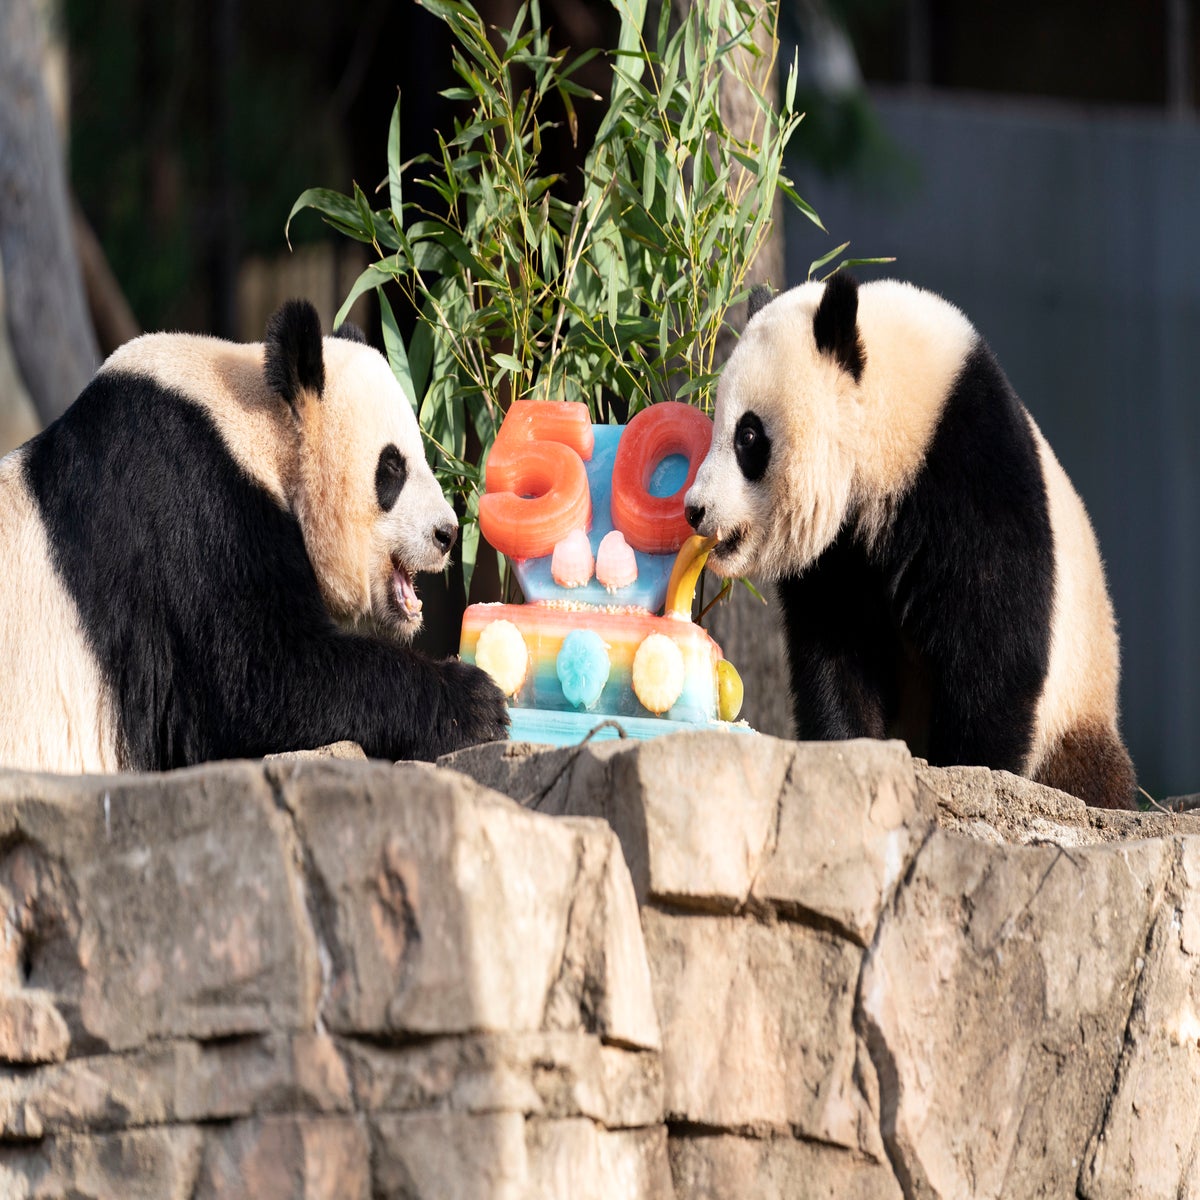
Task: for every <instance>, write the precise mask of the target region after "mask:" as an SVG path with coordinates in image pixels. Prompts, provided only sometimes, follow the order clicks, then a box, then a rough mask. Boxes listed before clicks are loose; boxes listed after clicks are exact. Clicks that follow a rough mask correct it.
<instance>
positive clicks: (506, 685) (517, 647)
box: [475, 620, 529, 696]
mask: <svg viewBox="0 0 1200 1200" xmlns="http://www.w3.org/2000/svg"><path fill="white" fill-rule="evenodd" d="M475 665H476V666H477V667H478V668H479V669H480V670H482V671H486V672H487V673H488V674H489V675H490V676H491V677H492V679H493V680H494V681H495V683H496V686H497V687H498V688H499V689H500V690H501V691H502V692H503V693H504V694H505V695H506V696H513V695H516V693H517V692H519V691H520V690H521V685H522V684H523V683H524V682H525V675H526V673H527V672H528V670H529V647H528V646H527V645H526V644H525V639H524V638H523V637H522V636H521V631H520V630H519V629H518V628H517V627H516V626H515V625H514V624H513V623H512V622H511V621H503V620H501V621H493V622H492V623H491V624H490V625H488V626H486V627H485V628H484V629H483V631H482V632H481V633H480V635H479V641H478V642H477V643H476V644H475Z"/></svg>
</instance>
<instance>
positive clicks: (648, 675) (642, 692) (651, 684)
mask: <svg viewBox="0 0 1200 1200" xmlns="http://www.w3.org/2000/svg"><path fill="white" fill-rule="evenodd" d="M630 674H631V679H630V682H631V683H632V684H633V694H634V695H635V696H636V697H637V698H638V699H639V700H640V701H641V702H642V704H643V705H644V706H645V707H646V708H648V709H649V710H650V711H651V712H652V713H665V712H666V711H667V709H668V708H670V707H671V705H672V704H674V703H675V701H676V700H678V699H679V697H680V696H681V695H682V693H683V684H684V667H683V655H682V653H680V650H679V647H678V646H677V645H675V643H674V642H673V641H671V639H670V638H669V637H667V635H666V634H665V633H652V634H651V635H650V636H649V637H648V638H646V639H645V640H644V641H643V642H642V644H641V645H640V646H639V647H638V648H637V652H636V653H635V654H634V656H633V670H632V671H631V673H630Z"/></svg>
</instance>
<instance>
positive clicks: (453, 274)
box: [288, 0, 846, 586]
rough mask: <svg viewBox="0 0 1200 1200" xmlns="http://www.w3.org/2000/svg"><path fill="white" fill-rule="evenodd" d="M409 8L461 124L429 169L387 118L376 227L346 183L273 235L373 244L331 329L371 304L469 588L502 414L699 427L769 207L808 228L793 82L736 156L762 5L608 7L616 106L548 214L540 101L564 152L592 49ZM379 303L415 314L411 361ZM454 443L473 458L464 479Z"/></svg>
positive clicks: (305, 199)
mask: <svg viewBox="0 0 1200 1200" xmlns="http://www.w3.org/2000/svg"><path fill="white" fill-rule="evenodd" d="M421 3H422V4H423V5H424V6H425V7H426V8H427V9H429V10H430V12H432V13H433V14H434V15H435V16H436V17H438V18H439V19H440V20H441V21H443V22H444V23H445V24H446V26H447V27H448V29H449V31H450V33H451V36H452V43H453V66H454V71H455V74H456V75H457V78H458V80H459V82H458V84H457V86H455V87H454V88H452V89H450V90H448V91H447V92H446V93H444V94H445V95H446V96H447V97H448V98H449V99H451V100H453V101H455V102H457V103H458V105H459V106H460V108H461V110H462V111H463V112H464V113H465V115H464V116H460V117H458V118H456V119H455V120H454V123H453V129H452V130H451V131H450V132H449V133H448V134H446V135H443V134H440V133H439V135H438V147H439V149H438V153H437V154H436V155H423V156H419V157H416V158H413V159H411V160H408V161H406V160H405V159H404V158H403V156H402V152H401V146H400V100H399V99H398V100H397V103H396V106H395V109H394V110H393V113H392V118H391V124H390V129H389V135H388V146H387V177H386V180H385V181H384V183H382V184H381V185H380V187H379V193H382V194H383V195H384V196H385V198H386V201H387V203H386V206H384V207H382V208H379V209H373V208H372V204H371V200H370V198H369V197H368V196H367V195H366V194H365V193H364V192H363V190H362V189H361V188H360V187H359V186H358V185H357V184H354V186H353V189H352V192H351V193H350V194H349V195H343V194H341V193H338V192H335V191H331V190H328V189H322V188H313V189H310V190H308V191H306V192H304V193H303V194H302V195H301V196H300V197H299V199H298V200H297V201H296V203H295V205H294V206H293V208H292V212H291V214H290V215H289V218H288V226H289V227H290V224H291V221H292V219H293V218H294V217H295V216H296V215H297V213H299V212H301V211H302V210H305V209H312V210H315V211H316V212H317V213H319V214H320V215H321V216H322V217H323V218H324V220H326V221H327V222H328V223H329V224H330V225H331V226H333V228H335V229H337V230H339V231H340V232H341V233H343V234H346V235H348V236H349V237H352V238H354V239H356V240H358V241H360V242H363V243H366V244H368V245H369V246H371V248H372V250H373V252H374V254H375V261H373V262H372V263H371V264H370V265H369V266H368V267H367V268H366V270H364V271H363V273H362V274H361V275H360V276H359V278H358V280H357V281H356V282H355V284H354V286H353V287H352V288H351V290H350V293H349V295H348V296H347V297H346V301H345V303H344V304H343V305H342V308H341V310H340V311H339V313H338V315H337V318H336V320H337V321H338V322H340V321H341V320H342V319H343V318H344V316H345V314H346V313H347V312H348V310H349V308H350V306H351V305H352V304H353V303H354V302H355V301H356V300H357V299H358V297H359V296H361V295H362V294H364V293H365V292H370V291H373V292H374V293H375V294H376V296H377V298H378V302H379V307H380V314H381V319H382V327H383V336H384V342H385V348H386V351H387V355H388V358H389V361H390V363H391V366H392V369H393V371H394V372H395V374H396V377H397V379H398V380H399V381H400V384H401V386H402V387H403V389H404V391H405V393H406V395H407V396H408V398H409V400H410V402H411V403H412V404H413V406H414V408H415V410H416V412H417V414H418V418H419V421H420V424H421V428H422V430H423V432H424V434H425V436H426V438H427V439H428V441H429V443H430V445H431V448H432V450H433V460H434V466H435V469H436V470H437V471H438V473H439V475H440V477H441V478H442V481H443V484H444V485H445V486H446V487H447V488H448V489H449V490H451V491H452V492H454V493H456V494H457V495H458V496H459V497H460V498H461V507H462V509H463V513H464V521H463V526H464V529H463V532H464V537H463V549H462V555H463V566H464V573H465V575H466V578H467V583H468V586H469V577H470V571H471V569H472V567H473V564H474V558H475V553H476V547H477V537H478V532H477V526H476V525H475V514H476V511H477V502H478V496H479V493H480V490H481V487H482V478H483V463H484V461H485V459H486V451H487V449H488V448H489V447H490V446H491V444H492V441H493V440H494V438H495V434H496V431H497V429H498V427H499V423H500V421H501V419H502V417H503V412H504V409H505V407H506V405H507V401H508V400H509V399H513V398H521V397H530V398H547V399H550V398H552V399H564V400H582V401H585V402H587V403H588V404H589V406H590V408H591V411H592V413H593V419H594V420H600V421H607V420H612V419H613V418H614V414H619V416H620V417H621V418H627V417H628V416H631V415H633V414H634V413H635V412H637V411H638V410H639V409H640V408H642V407H643V406H645V405H646V404H649V403H652V402H654V401H657V400H663V399H668V398H673V399H687V400H688V401H690V402H692V403H695V404H697V405H700V406H701V407H703V408H705V409H706V410H708V409H709V408H710V407H711V403H712V395H713V388H714V384H715V380H716V374H717V365H718V364H717V358H716V355H717V340H718V336H719V334H720V333H721V331H722V329H723V327H724V326H725V323H726V315H727V313H728V310H729V309H730V307H731V306H732V305H733V304H734V303H736V302H737V301H738V300H739V299H741V298H743V297H744V295H745V292H746V286H745V280H746V273H747V271H748V269H749V267H750V266H751V264H752V263H753V262H754V259H755V256H756V254H757V253H758V250H759V248H760V247H761V246H762V244H763V242H764V241H765V239H766V238H767V236H768V234H769V232H770V228H771V220H772V210H773V203H774V200H775V196H776V194H777V193H778V192H781V193H782V194H783V195H784V196H785V197H786V198H787V200H788V201H789V202H790V203H791V204H793V205H794V206H795V207H796V208H798V209H799V210H800V211H801V212H802V213H804V214H805V216H806V217H808V218H809V219H810V220H811V221H813V222H814V223H815V224H817V225H818V226H820V225H821V223H820V220H819V218H818V217H817V214H816V213H815V212H814V211H813V209H812V208H811V206H809V205H808V204H807V203H806V202H805V201H804V200H803V199H802V198H801V197H800V196H799V195H797V193H796V191H795V189H794V188H793V186H792V184H791V182H790V181H789V180H788V179H787V178H786V176H785V175H784V172H783V165H784V152H785V149H786V147H787V144H788V141H789V139H790V138H791V136H792V134H793V133H794V131H795V129H796V127H797V125H798V124H799V122H800V119H801V117H800V114H797V113H796V112H795V111H794V108H793V105H794V97H795V88H796V74H795V67H794V65H793V67H792V69H791V70H790V71H789V72H788V75H787V78H786V82H785V85H784V88H783V98H782V104H781V106H780V107H779V109H778V110H776V109H775V108H773V107H772V106H771V105H770V104H769V103H768V102H767V101H766V100H764V99H761V98H760V99H759V102H758V113H757V119H756V120H755V122H754V127H753V129H752V131H751V134H750V136H749V137H743V138H739V137H737V136H735V135H734V133H733V132H731V130H730V129H729V128H728V127H727V125H726V124H725V122H724V121H723V120H722V116H721V103H720V99H721V82H722V79H723V78H724V77H726V75H727V74H729V75H733V76H735V77H738V78H742V77H743V73H744V72H746V71H747V70H748V69H750V68H751V67H753V68H754V69H755V73H756V74H757V75H758V77H760V78H762V77H765V76H766V75H767V74H769V73H771V72H773V71H774V55H775V53H776V52H777V50H778V44H779V43H778V38H777V32H776V21H777V17H778V0H767V2H766V3H765V4H764V3H762V2H761V0H760V2H759V3H755V2H754V0H692V3H691V4H690V5H689V7H688V8H687V11H686V14H685V15H684V16H683V17H682V18H678V19H677V18H675V17H673V16H672V8H671V5H670V4H669V3H661V5H660V7H659V8H658V10H657V15H655V16H654V17H653V18H651V16H650V11H649V9H648V0H613V3H614V6H615V8H616V9H617V12H618V15H619V18H620V34H619V39H618V44H617V47H616V49H615V51H614V52H613V59H612V75H613V81H612V89H611V95H610V96H609V100H608V107H607V109H606V111H605V114H604V117H603V120H602V121H601V123H600V126H599V129H598V132H597V134H596V136H595V138H594V140H593V143H592V145H591V146H590V147H588V149H587V153H586V157H585V161H584V167H583V171H584V180H583V189H582V195H581V198H580V199H579V200H577V201H575V202H568V201H567V200H564V199H563V198H562V196H561V194H560V192H561V188H560V187H559V186H558V185H559V184H560V183H561V181H560V179H559V178H558V177H557V176H556V175H555V174H554V173H553V172H551V171H549V170H548V168H547V167H546V165H545V163H544V161H543V155H542V143H543V139H544V137H545V134H546V132H547V129H548V128H549V126H550V125H551V124H552V119H551V118H550V117H549V116H547V112H548V110H549V104H550V102H551V101H553V102H554V103H556V104H557V106H558V108H559V110H560V116H559V118H558V119H559V120H565V121H566V122H567V124H568V125H569V126H570V129H571V132H572V135H573V136H574V135H575V134H576V132H577V118H576V105H577V104H580V103H594V102H599V101H600V100H601V97H599V96H596V95H595V94H593V93H591V92H589V91H588V90H587V89H585V88H583V87H581V86H580V85H579V84H578V83H577V82H576V75H577V73H578V70H579V68H580V67H581V66H582V65H583V64H584V63H585V62H586V61H587V60H588V59H589V58H591V57H592V56H593V55H594V54H595V53H596V52H595V51H587V52H584V53H581V54H578V55H574V56H572V55H570V54H568V53H567V52H565V51H554V50H552V48H551V44H550V38H549V34H548V31H547V30H546V28H545V26H544V25H543V23H542V19H541V11H540V8H539V4H538V0H529V2H528V3H526V4H524V5H522V7H521V9H520V10H519V13H518V15H517V17H516V20H515V21H514V23H513V25H512V27H511V28H510V29H508V30H505V31H495V30H491V29H489V28H488V27H487V26H486V24H485V23H484V21H483V20H482V18H481V17H480V15H479V13H478V12H477V11H476V10H475V8H474V7H473V6H472V5H471V4H470V3H469V0H421ZM764 22H765V23H766V24H765V26H764V25H763V23H764ZM763 46H765V47H767V48H766V49H765V50H764V49H763ZM763 54H766V55H768V56H769V58H768V61H766V62H765V63H764V62H763V61H762V59H761V56H762V55H763ZM753 90H754V94H755V95H759V93H758V90H757V89H753ZM821 227H822V228H823V226H821ZM844 250H845V247H844V246H842V247H839V248H838V249H837V250H835V251H833V252H832V253H831V254H830V255H826V256H825V257H824V258H823V259H821V260H818V262H817V263H815V264H813V268H814V270H815V269H819V268H820V267H822V266H827V265H829V264H830V263H831V262H832V261H833V260H834V259H835V258H837V257H838V256H839V255H840V254H841V253H842V252H843V251H844ZM840 265H846V264H845V263H842V264H840ZM385 285H395V286H396V287H397V288H398V289H399V292H400V294H401V295H402V296H403V297H404V299H405V301H406V302H407V303H408V304H410V305H411V306H412V309H413V310H414V311H415V312H416V313H417V322H416V326H415V331H414V333H413V334H412V337H411V339H410V342H409V344H408V345H405V341H404V338H403V337H402V336H401V333H400V328H399V325H398V323H397V320H396V316H395V313H394V311H393V308H392V305H391V303H390V301H389V299H388V296H387V294H386V292H385V290H384V288H385ZM468 426H471V427H473V430H474V433H475V435H476V436H477V438H478V441H479V444H480V445H481V446H482V448H483V451H484V453H483V454H481V455H480V456H479V461H476V462H472V461H468V453H467V444H468V437H467V431H468Z"/></svg>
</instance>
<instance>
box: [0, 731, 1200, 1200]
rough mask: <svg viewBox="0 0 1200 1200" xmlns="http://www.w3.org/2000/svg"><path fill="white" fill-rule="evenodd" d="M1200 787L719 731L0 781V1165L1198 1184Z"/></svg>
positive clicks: (1054, 1185) (175, 1189)
mask: <svg viewBox="0 0 1200 1200" xmlns="http://www.w3.org/2000/svg"><path fill="white" fill-rule="evenodd" d="M493 789H495V790H493ZM499 792H504V793H506V794H507V796H509V797H513V798H515V799H517V800H520V801H522V802H523V805H520V804H517V803H514V802H513V799H509V798H506V797H505V796H502V795H500V794H498V793H499ZM530 809H537V810H540V811H530ZM1198 820H1200V818H1198V817H1196V816H1193V815H1183V816H1180V815H1166V814H1154V815H1149V814H1105V813H1096V812H1094V811H1092V810H1088V809H1085V808H1084V807H1083V806H1082V805H1080V804H1078V803H1077V802H1076V801H1073V800H1071V799H1070V798H1069V797H1064V796H1062V795H1061V794H1059V793H1056V792H1052V791H1050V790H1049V789H1045V788H1039V787H1038V786H1037V785H1035V784H1030V783H1028V781H1024V780H1018V779H1016V778H1015V777H1013V776H1006V775H1003V774H993V773H991V772H986V771H978V770H973V769H969V768H954V769H951V770H940V771H939V770H936V769H934V768H930V767H928V766H926V765H925V764H923V763H920V762H916V763H914V761H913V760H912V759H911V758H910V757H909V756H908V753H907V751H906V750H905V749H904V747H903V746H902V745H900V744H898V743H878V742H858V743H842V744H825V745H804V744H795V743H789V742H782V741H777V740H774V739H770V738H759V737H746V738H711V737H705V736H704V735H702V734H700V735H698V734H683V735H677V736H674V737H671V738H665V739H661V740H659V741H657V742H649V743H628V742H626V743H621V742H616V743H613V742H610V743H604V744H601V745H595V746H592V745H587V746H584V747H581V748H575V749H572V750H567V751H541V752H539V751H536V750H534V749H532V748H529V747H521V746H515V745H505V744H499V745H495V746H491V747H479V748H476V749H474V750H471V751H464V752H462V753H460V754H458V755H455V756H452V757H451V758H449V759H447V760H445V762H444V763H443V764H442V765H441V766H439V767H436V768H435V767H429V766H421V765H413V764H398V765H395V766H392V765H389V764H384V763H372V762H366V761H363V760H361V759H357V758H356V757H355V756H354V755H353V753H352V748H351V749H348V748H345V747H343V748H340V749H339V750H338V751H337V753H335V754H331V755H323V754H317V755H301V756H282V757H278V758H273V759H271V760H269V761H267V762H265V763H230V764H216V765H213V766H210V767H205V768H199V769H196V770H192V771H183V772H177V773H173V774H169V775H162V776H143V777H114V778H110V779H98V778H82V779H57V778H50V777H40V776H32V775H19V774H14V773H0V913H2V914H3V918H4V920H5V931H4V933H5V936H4V938H3V940H2V941H0V1056H2V1057H3V1059H4V1060H5V1061H7V1062H8V1063H9V1064H10V1065H9V1066H8V1067H0V1195H5V1196H7V1195H13V1196H18V1197H19V1196H50V1195H62V1194H70V1195H76V1196H80V1197H89V1196H96V1197H100V1196H104V1197H108V1196H114V1195H121V1196H130V1197H134V1198H137V1197H141V1196H147V1197H149V1196H154V1197H174V1196H179V1197H193V1196H196V1197H218V1196H222V1197H223V1196H235V1195H255V1196H260V1197H281V1198H283V1197H303V1198H306V1200H325V1198H326V1197H330V1198H332V1197H335V1196H336V1197H350V1198H352V1200H358V1198H360V1197H361V1198H362V1200H366V1198H367V1197H374V1196H397V1197H399V1196H404V1197H408V1198H415V1200H425V1198H432V1197H440V1196H447V1195H454V1196H464V1197H481V1198H483V1197H487V1198H491V1197H505V1198H508V1197H512V1198H514V1200H517V1198H524V1197H547V1198H549V1197H554V1198H556V1200H557V1198H559V1197H564V1196H571V1197H572V1200H575V1198H577V1197H578V1198H582V1200H591V1198H592V1197H595V1198H596V1200H601V1198H603V1200H609V1198H610V1197H622V1198H624V1197H628V1198H629V1200H643V1198H653V1200H695V1198H700V1197H714V1198H717V1197H735V1198H739V1200H740V1197H742V1196H749V1195H753V1196H755V1197H765V1198H767V1200H773V1198H774V1197H785V1196H786V1197H791V1196H795V1195H811V1196H844V1195H855V1196H858V1195H861V1196H865V1197H869V1198H871V1197H880V1198H886V1200H894V1198H895V1197H900V1196H903V1197H917V1196H921V1197H925V1196H930V1197H947V1198H949V1197H956V1198H957V1197H976V1196H978V1197H984V1196H988V1197H992V1196H995V1197H1007V1196H1016V1195H1022V1196H1023V1195H1080V1196H1085V1197H1088V1198H1089V1200H1102V1198H1108V1197H1124V1196H1129V1195H1134V1194H1136V1195H1138V1196H1139V1197H1141V1196H1145V1197H1158V1196H1162V1197H1176V1196H1184V1195H1200V1174H1198V1172H1200V1105H1196V1104H1194V1103H1191V1102H1190V1101H1191V1100H1192V1098H1193V1096H1194V1095H1195V1094H1196V1093H1197V1091H1200V1087H1198V1085H1197V1083H1196V1081H1197V1079H1200V898H1198V897H1200V839H1198V838H1197V837H1196V836H1195V833H1196V831H1197V829H1198V825H1197V821H1198ZM627 863H628V867H627V865H626V864H627ZM6 1005H7V1007H5V1006H6Z"/></svg>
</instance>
